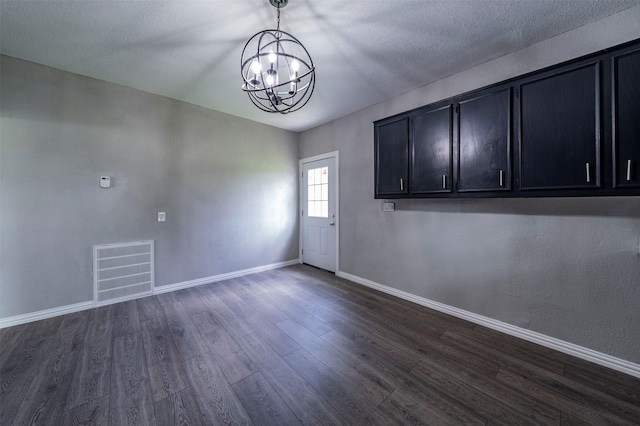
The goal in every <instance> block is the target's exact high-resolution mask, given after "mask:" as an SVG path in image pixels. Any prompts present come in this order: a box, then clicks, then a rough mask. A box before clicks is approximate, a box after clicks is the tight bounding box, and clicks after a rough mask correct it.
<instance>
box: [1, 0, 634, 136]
mask: <svg viewBox="0 0 640 426" xmlns="http://www.w3.org/2000/svg"><path fill="white" fill-rule="evenodd" d="M638 5H640V0H386V1H377V0H342V1H337V0H323V1H318V0H290V1H289V5H288V6H287V7H286V8H284V9H283V10H282V24H281V28H282V29H283V30H284V31H287V32H290V33H292V34H293V35H294V36H296V37H297V38H298V39H299V40H300V41H301V42H302V43H303V44H304V45H305V46H306V47H307V49H308V50H309V52H310V53H311V56H312V58H313V60H314V62H315V64H316V68H317V73H316V76H317V77H316V78H317V83H316V89H315V92H314V95H313V97H312V98H311V100H310V102H309V103H308V104H307V105H306V106H305V107H304V108H303V109H301V110H300V111H297V112H294V113H292V114H290V115H286V116H283V115H276V114H269V113H266V112H262V111H260V110H258V109H257V108H256V107H255V106H253V104H252V103H251V101H250V100H249V98H248V97H247V96H246V94H244V92H242V90H241V89H240V86H241V80H242V79H241V76H240V55H241V52H242V48H243V46H244V43H245V42H246V41H247V40H248V39H249V37H250V36H252V35H253V34H254V33H256V32H257V31H259V30H262V29H266V28H273V27H275V21H276V10H275V9H274V8H273V7H272V6H271V5H270V4H269V1H268V0H197V1H196V0H174V1H157V0H154V1H133V0H130V1H123V0H117V1H116V0H111V1H101V0H75V1H58V0H48V1H34V0H21V1H8V0H0V48H1V52H2V53H3V54H6V55H9V56H13V57H17V58H21V59H26V60H29V61H33V62H37V63H40V64H45V65H49V66H52V67H55V68H59V69H63V70H67V71H71V72H74V73H78V74H82V75H86V76H90V77H95V78H98V79H101V80H106V81H110V82H114V83H118V84H122V85H124V86H129V87H133V88H136V89H141V90H144V91H147V92H151V93H157V94H160V95H164V96H168V97H171V98H175V99H179V100H183V101H187V102H190V103H193V104H196V105H201V106H204V107H207V108H211V109H215V110H219V111H223V112H226V113H229V114H233V115H237V116H240V117H245V118H248V119H251V120H254V121H258V122H261V123H265V124H270V125H273V126H277V127H280V128H284V129H288V130H293V131H302V130H306V129H309V128H311V127H314V126H316V125H319V124H322V123H325V122H327V121H330V120H332V119H335V118H338V117H341V116H344V115H347V114H349V113H351V112H354V111H357V110H359V109H362V108H365V107H367V106H370V105H373V104H375V103H377V102H380V101H382V100H384V99H386V98H389V97H392V96H394V95H397V94H399V93H402V92H406V91H408V90H411V89H414V88H416V87H420V86H423V85H425V84H428V83H430V82H433V81H435V80H438V79H440V78H443V77H446V76H448V75H451V74H454V73H456V72H459V71H462V70H465V69H467V68H470V67H472V66H474V65H477V64H480V63H483V62H486V61H488V60H491V59H494V58H497V57H500V56H503V55H505V54H508V53H511V52H514V51H516V50H519V49H522V48H524V47H526V46H529V45H531V44H534V43H536V42H539V41H542V40H544V39H547V38H550V37H553V36H555V35H558V34H560V33H563V32H565V31H568V30H570V29H573V28H576V27H579V26H581V25H584V24H587V23H589V22H593V21H596V20H598V19H602V18H604V17H606V16H609V15H611V14H613V13H616V12H619V11H622V10H625V9H627V8H629V7H633V6H638Z"/></svg>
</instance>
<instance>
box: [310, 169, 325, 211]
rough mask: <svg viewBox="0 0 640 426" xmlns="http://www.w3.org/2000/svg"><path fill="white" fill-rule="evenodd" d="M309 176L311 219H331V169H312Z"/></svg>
mask: <svg viewBox="0 0 640 426" xmlns="http://www.w3.org/2000/svg"><path fill="white" fill-rule="evenodd" d="M308 174H309V177H308V179H307V201H308V207H309V210H308V212H309V213H308V214H309V217H325V218H326V217H329V168H328V167H319V168H317V169H311V170H309V172H308Z"/></svg>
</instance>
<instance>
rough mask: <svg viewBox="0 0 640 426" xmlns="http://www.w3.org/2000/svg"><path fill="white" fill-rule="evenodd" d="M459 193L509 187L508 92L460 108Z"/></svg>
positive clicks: (468, 103)
mask: <svg viewBox="0 0 640 426" xmlns="http://www.w3.org/2000/svg"><path fill="white" fill-rule="evenodd" d="M458 120H459V126H460V127H459V129H460V133H459V134H460V137H459V140H460V144H459V147H460V151H459V156H460V163H459V169H458V173H459V177H458V191H460V192H465V191H501V190H509V189H510V188H511V167H510V161H509V157H510V153H511V150H510V147H511V132H510V129H511V89H509V88H507V89H504V90H501V91H499V92H496V93H492V94H487V95H485V96H481V97H478V98H475V99H470V100H468V101H463V102H461V103H460V105H459V114H458Z"/></svg>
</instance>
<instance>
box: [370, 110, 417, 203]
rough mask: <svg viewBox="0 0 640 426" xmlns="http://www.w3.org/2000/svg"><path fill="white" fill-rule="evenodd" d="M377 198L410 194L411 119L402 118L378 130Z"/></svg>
mask: <svg viewBox="0 0 640 426" xmlns="http://www.w3.org/2000/svg"><path fill="white" fill-rule="evenodd" d="M375 146H376V152H375V164H376V170H375V178H376V183H375V185H376V196H389V195H390V196H393V195H402V194H407V193H408V192H409V182H408V177H409V118H408V117H400V118H395V119H391V120H387V121H384V122H381V123H378V124H377V125H376V127H375Z"/></svg>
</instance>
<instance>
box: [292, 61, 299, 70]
mask: <svg viewBox="0 0 640 426" xmlns="http://www.w3.org/2000/svg"><path fill="white" fill-rule="evenodd" d="M299 69H300V62H298V60H297V59H294V60H293V61H291V71H293V72H294V73H295V72H298V70H299Z"/></svg>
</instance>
